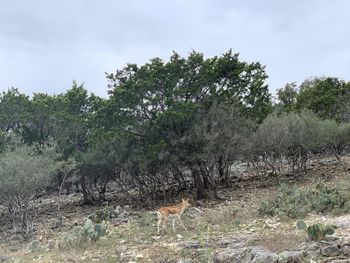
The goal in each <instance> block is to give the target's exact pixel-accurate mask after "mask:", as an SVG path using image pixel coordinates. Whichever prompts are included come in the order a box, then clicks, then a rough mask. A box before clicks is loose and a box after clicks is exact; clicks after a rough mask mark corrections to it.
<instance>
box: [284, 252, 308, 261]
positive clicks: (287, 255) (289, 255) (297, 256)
mask: <svg viewBox="0 0 350 263" xmlns="http://www.w3.org/2000/svg"><path fill="white" fill-rule="evenodd" d="M278 257H279V261H282V262H284V263H301V262H305V257H304V253H303V252H302V251H283V252H281V253H279V254H278Z"/></svg>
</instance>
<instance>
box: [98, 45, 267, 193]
mask: <svg viewBox="0 0 350 263" xmlns="http://www.w3.org/2000/svg"><path fill="white" fill-rule="evenodd" d="M266 78H267V75H266V73H265V71H264V67H263V66H261V65H260V64H259V63H251V64H248V63H246V62H242V61H240V60H239V58H238V54H233V53H232V51H229V52H227V53H225V54H223V55H222V56H220V57H213V58H208V59H205V58H204V56H203V54H201V53H197V52H192V53H190V55H189V56H188V58H182V57H180V56H179V55H178V54H177V53H174V54H173V55H172V56H171V58H170V61H169V62H164V61H162V60H161V59H159V58H155V59H152V60H151V61H150V62H149V63H147V64H145V65H143V66H141V67H139V66H137V65H135V64H129V65H127V66H126V67H124V68H123V69H121V70H118V71H117V72H116V74H113V73H112V74H107V79H108V80H109V88H110V98H109V102H108V103H107V105H106V107H104V108H103V110H102V111H101V112H100V114H99V116H104V117H103V118H104V123H102V126H103V127H104V129H106V128H108V129H110V130H118V131H119V132H122V133H124V134H125V136H126V137H128V138H129V141H130V142H132V143H130V144H129V145H132V146H133V147H138V148H139V150H137V151H135V149H134V150H133V151H135V152H138V153H139V154H138V157H137V158H135V156H133V157H132V158H133V160H134V161H135V160H137V161H136V162H137V163H135V165H134V167H139V168H140V169H141V167H142V169H143V170H144V168H146V169H147V171H146V172H143V173H144V176H143V177H144V178H145V175H146V174H147V175H148V176H151V177H152V176H155V174H156V173H159V171H157V169H154V167H155V166H156V167H161V166H163V165H165V166H163V168H165V167H166V166H168V167H169V168H170V167H171V166H173V164H174V163H170V162H169V160H171V161H175V162H177V164H176V165H177V166H180V167H181V169H182V168H189V169H192V170H193V173H192V174H196V176H195V177H196V178H197V179H195V180H194V182H195V183H194V186H195V187H196V188H197V191H198V192H197V196H198V197H201V196H204V195H205V194H204V191H205V189H204V188H202V187H201V185H203V180H204V179H203V176H204V175H202V174H201V173H200V172H197V170H198V169H199V168H198V167H197V166H198V164H197V162H196V160H195V156H196V154H198V153H197V152H196V149H195V148H191V147H192V146H191V145H190V144H186V141H187V140H186V137H187V136H189V134H190V132H191V129H192V127H193V125H194V121H195V118H196V117H197V116H198V114H199V112H201V111H204V112H205V111H207V110H208V109H209V108H210V107H211V105H213V104H215V103H224V102H227V103H228V104H231V105H232V104H234V105H235V106H237V107H238V109H239V111H240V113H241V114H242V115H244V116H247V117H249V118H251V119H253V120H256V121H258V122H259V121H261V120H263V119H264V118H265V116H266V115H267V114H268V112H269V110H270V95H269V93H268V88H267V85H266V84H265V80H266ZM184 149H187V150H191V151H192V152H190V151H187V154H181V153H184V152H185V151H184ZM177 150H179V151H177ZM175 153H179V155H176V154H175ZM174 155H175V156H179V157H180V158H176V159H175V160H174V159H171V158H170V156H174ZM167 156H168V157H169V158H166V157H167ZM140 169H138V170H137V169H136V170H134V175H133V176H135V178H140V176H139V175H140V171H141V170H140ZM181 169H180V170H181ZM144 171H145V170H144ZM198 174H199V175H200V176H198ZM141 178H142V176H141Z"/></svg>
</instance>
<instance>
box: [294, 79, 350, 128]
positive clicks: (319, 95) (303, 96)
mask: <svg viewBox="0 0 350 263" xmlns="http://www.w3.org/2000/svg"><path fill="white" fill-rule="evenodd" d="M349 99H350V83H348V82H345V81H343V80H340V79H338V78H332V77H327V78H314V79H308V80H306V81H304V82H303V83H302V84H301V86H300V93H299V96H298V99H297V108H298V109H309V110H312V111H313V112H315V113H316V114H317V115H318V116H320V117H321V118H323V119H334V120H336V121H347V122H348V121H349V117H350V115H349V114H350V107H349V101H350V100H349Z"/></svg>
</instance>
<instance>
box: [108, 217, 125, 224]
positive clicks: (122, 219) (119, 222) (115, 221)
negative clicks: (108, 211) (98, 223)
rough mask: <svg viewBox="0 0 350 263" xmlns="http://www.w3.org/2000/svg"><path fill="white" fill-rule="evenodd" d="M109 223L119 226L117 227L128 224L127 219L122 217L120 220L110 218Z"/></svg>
mask: <svg viewBox="0 0 350 263" xmlns="http://www.w3.org/2000/svg"><path fill="white" fill-rule="evenodd" d="M110 222H111V224H112V225H114V226H119V225H122V224H126V223H128V218H125V217H122V218H119V217H117V218H111V221H110Z"/></svg>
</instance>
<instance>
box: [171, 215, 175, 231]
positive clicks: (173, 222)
mask: <svg viewBox="0 0 350 263" xmlns="http://www.w3.org/2000/svg"><path fill="white" fill-rule="evenodd" d="M171 223H172V225H173V232H174V233H175V217H173V218H172V219H171Z"/></svg>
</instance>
